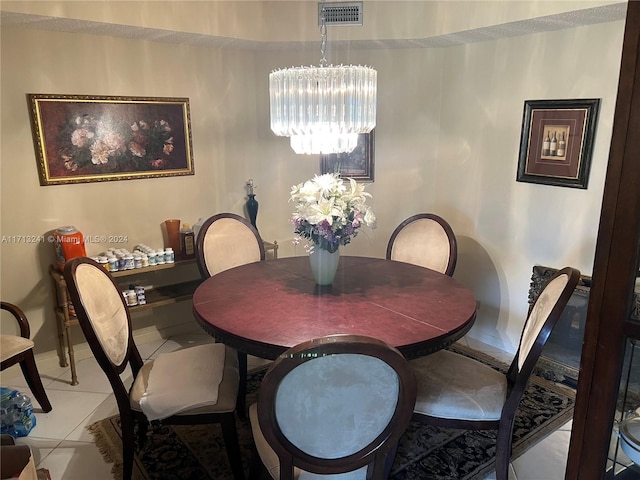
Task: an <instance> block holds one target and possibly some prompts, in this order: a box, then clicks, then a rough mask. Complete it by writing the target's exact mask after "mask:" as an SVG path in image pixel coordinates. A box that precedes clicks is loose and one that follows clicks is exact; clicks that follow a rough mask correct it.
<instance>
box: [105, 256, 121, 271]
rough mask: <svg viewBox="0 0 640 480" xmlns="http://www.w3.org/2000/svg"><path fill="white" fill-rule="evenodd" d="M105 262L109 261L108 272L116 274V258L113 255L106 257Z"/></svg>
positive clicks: (117, 266)
mask: <svg viewBox="0 0 640 480" xmlns="http://www.w3.org/2000/svg"><path fill="white" fill-rule="evenodd" d="M107 260H108V261H109V271H110V272H117V271H118V270H119V269H120V268H119V265H118V257H116V256H115V255H111V256H109V257H107Z"/></svg>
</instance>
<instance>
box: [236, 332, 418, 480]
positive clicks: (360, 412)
mask: <svg viewBox="0 0 640 480" xmlns="http://www.w3.org/2000/svg"><path fill="white" fill-rule="evenodd" d="M415 397H416V380H415V377H414V374H413V372H412V370H411V368H410V366H409V363H408V362H407V360H406V359H405V358H404V357H403V356H402V354H401V353H400V352H399V351H398V350H396V349H395V348H393V347H391V346H389V345H387V344H386V343H384V342H382V341H381V340H378V339H375V338H371V337H365V336H358V335H331V336H327V337H322V338H316V339H313V340H309V341H306V342H304V343H301V344H299V345H297V346H295V347H293V348H291V349H289V350H287V351H286V352H285V353H283V354H282V355H281V356H280V357H279V358H278V359H277V360H276V361H275V362H274V363H273V364H272V365H271V367H270V368H269V370H268V371H267V373H266V374H265V376H264V378H263V380H262V383H261V386H260V391H259V393H258V401H257V403H255V404H253V405H251V407H250V409H249V418H250V422H251V430H252V432H253V438H254V442H255V451H254V459H253V460H254V461H253V463H252V465H251V474H250V478H254V479H255V478H260V475H261V474H262V473H263V472H265V471H266V472H268V473H269V475H270V476H271V477H272V478H274V479H282V480H291V479H293V478H316V477H318V476H324V475H327V476H330V478H332V479H340V480H345V479H349V480H351V479H363V480H364V479H376V480H379V479H383V478H386V477H387V476H388V473H389V471H390V467H391V464H392V462H393V457H394V456H395V452H396V447H397V444H398V440H399V439H400V436H401V435H402V434H403V433H404V431H405V429H406V428H407V426H408V425H409V422H410V421H411V415H412V411H413V405H414V402H415ZM301 472H306V473H304V474H302V475H301Z"/></svg>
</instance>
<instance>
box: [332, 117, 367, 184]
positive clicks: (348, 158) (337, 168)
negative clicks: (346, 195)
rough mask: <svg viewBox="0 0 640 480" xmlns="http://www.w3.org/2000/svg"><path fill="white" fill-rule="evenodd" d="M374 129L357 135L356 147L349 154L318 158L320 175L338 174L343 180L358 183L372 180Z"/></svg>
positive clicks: (334, 154) (335, 154) (333, 154)
mask: <svg viewBox="0 0 640 480" xmlns="http://www.w3.org/2000/svg"><path fill="white" fill-rule="evenodd" d="M374 150H375V129H373V130H371V132H369V133H362V134H360V135H358V145H357V146H356V148H354V149H353V151H352V152H349V153H332V154H330V155H321V156H320V173H321V174H325V173H332V172H339V173H340V176H342V177H344V178H353V179H354V180H356V181H358V182H370V183H372V182H373V180H374V163H375V162H374V156H375V151H374Z"/></svg>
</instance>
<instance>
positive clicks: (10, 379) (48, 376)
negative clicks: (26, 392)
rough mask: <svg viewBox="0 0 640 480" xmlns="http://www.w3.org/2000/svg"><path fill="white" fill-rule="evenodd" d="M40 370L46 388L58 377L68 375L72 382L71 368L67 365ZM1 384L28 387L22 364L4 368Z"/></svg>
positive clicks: (0, 376)
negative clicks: (21, 367)
mask: <svg viewBox="0 0 640 480" xmlns="http://www.w3.org/2000/svg"><path fill="white" fill-rule="evenodd" d="M38 372H39V373H40V379H41V380H42V385H44V387H45V388H46V387H47V386H48V385H49V384H51V382H53V381H55V380H56V379H57V378H59V377H61V376H64V375H67V376H68V380H67V381H68V382H69V383H71V370H70V368H69V367H68V366H67V367H61V366H59V365H58V366H55V367H53V368H49V369H41V368H38ZM0 384H1V385H15V386H19V387H26V386H27V381H26V380H25V379H24V375H23V374H22V370H21V369H20V365H14V366H12V367H9V368H7V369H6V370H3V371H2V373H0Z"/></svg>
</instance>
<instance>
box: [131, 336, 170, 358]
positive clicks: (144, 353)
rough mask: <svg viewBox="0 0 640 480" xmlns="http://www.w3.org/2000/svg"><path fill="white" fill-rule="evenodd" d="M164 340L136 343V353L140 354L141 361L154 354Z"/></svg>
mask: <svg viewBox="0 0 640 480" xmlns="http://www.w3.org/2000/svg"><path fill="white" fill-rule="evenodd" d="M166 341H167V339H166V338H162V339H160V340H154V341H152V342H146V343H139V342H136V347H138V352H140V356H141V357H142V359H143V360H147V359H148V358H151V355H153V354H154V353H155V351H156V350H158V349H159V348H160V347H161V346H162V345H163V344H164V343H165V342H166Z"/></svg>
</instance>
